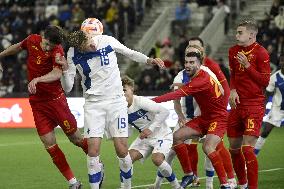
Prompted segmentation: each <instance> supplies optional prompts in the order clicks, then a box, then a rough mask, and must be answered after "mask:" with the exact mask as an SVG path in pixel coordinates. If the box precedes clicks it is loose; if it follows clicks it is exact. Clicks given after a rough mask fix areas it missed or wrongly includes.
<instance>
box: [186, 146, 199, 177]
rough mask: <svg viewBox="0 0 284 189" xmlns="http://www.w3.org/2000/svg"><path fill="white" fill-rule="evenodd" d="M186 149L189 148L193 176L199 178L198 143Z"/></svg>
mask: <svg viewBox="0 0 284 189" xmlns="http://www.w3.org/2000/svg"><path fill="white" fill-rule="evenodd" d="M186 147H187V153H188V156H189V159H190V164H191V168H192V171H193V174H195V175H196V176H197V175H198V174H197V164H198V151H197V144H196V143H191V144H187V145H186Z"/></svg>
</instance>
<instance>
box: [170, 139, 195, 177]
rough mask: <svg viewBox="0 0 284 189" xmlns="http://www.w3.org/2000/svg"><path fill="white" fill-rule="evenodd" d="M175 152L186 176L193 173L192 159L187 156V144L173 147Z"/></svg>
mask: <svg viewBox="0 0 284 189" xmlns="http://www.w3.org/2000/svg"><path fill="white" fill-rule="evenodd" d="M173 148H174V151H175V152H176V154H177V157H178V160H179V162H180V164H181V167H182V170H183V172H184V174H188V173H191V172H192V169H191V165H190V158H189V157H188V154H187V148H186V144H184V143H182V144H178V145H176V146H174V147H173Z"/></svg>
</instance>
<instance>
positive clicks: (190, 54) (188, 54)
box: [185, 52, 203, 64]
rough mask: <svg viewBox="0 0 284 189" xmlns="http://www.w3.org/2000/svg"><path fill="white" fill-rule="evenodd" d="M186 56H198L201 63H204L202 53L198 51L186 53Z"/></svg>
mask: <svg viewBox="0 0 284 189" xmlns="http://www.w3.org/2000/svg"><path fill="white" fill-rule="evenodd" d="M185 56H186V57H196V58H197V59H198V60H199V62H200V64H202V59H203V58H202V55H201V54H200V53H197V52H188V53H186V54H185Z"/></svg>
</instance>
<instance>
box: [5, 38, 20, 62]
mask: <svg viewBox="0 0 284 189" xmlns="http://www.w3.org/2000/svg"><path fill="white" fill-rule="evenodd" d="M21 50H22V48H21V42H20V43H16V44H14V45H11V46H9V47H8V48H7V49H5V50H4V51H2V52H1V53H0V59H1V58H3V57H5V56H9V55H14V54H16V53H18V52H20V51H21Z"/></svg>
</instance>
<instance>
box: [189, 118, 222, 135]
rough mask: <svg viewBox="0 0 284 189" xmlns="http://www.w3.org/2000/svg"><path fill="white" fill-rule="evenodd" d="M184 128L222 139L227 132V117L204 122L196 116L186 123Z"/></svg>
mask: <svg viewBox="0 0 284 189" xmlns="http://www.w3.org/2000/svg"><path fill="white" fill-rule="evenodd" d="M186 126H187V127H190V128H192V129H194V130H196V131H198V132H200V133H201V134H202V135H206V134H214V135H217V136H219V137H220V138H223V136H224V134H225V133H226V131H227V117H224V118H216V119H212V120H205V119H202V118H201V117H200V116H198V117H196V118H193V119H192V120H190V121H189V122H187V123H186Z"/></svg>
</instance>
